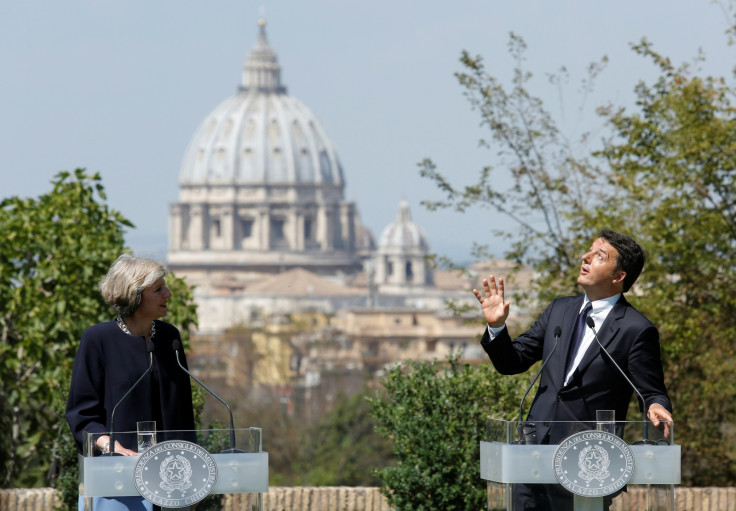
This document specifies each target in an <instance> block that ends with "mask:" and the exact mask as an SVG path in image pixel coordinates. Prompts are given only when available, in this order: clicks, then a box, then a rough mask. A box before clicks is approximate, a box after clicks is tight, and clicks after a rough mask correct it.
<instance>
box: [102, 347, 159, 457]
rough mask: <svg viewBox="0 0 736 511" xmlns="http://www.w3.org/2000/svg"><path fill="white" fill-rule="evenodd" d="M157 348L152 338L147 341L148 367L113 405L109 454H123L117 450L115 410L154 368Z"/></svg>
mask: <svg viewBox="0 0 736 511" xmlns="http://www.w3.org/2000/svg"><path fill="white" fill-rule="evenodd" d="M154 349H155V346H154V344H153V341H152V340H151V339H148V340H147V341H146V352H147V353H148V369H146V371H145V372H144V373H143V374H142V375H141V377H140V378H138V380H137V381H136V382H135V383H134V384H133V386H132V387H130V388H129V389H128V392H126V393H125V394H124V395H123V397H121V398H120V401H118V402H117V404H116V405H115V406H114V407H113V409H112V413H111V414H110V451H109V452H107V453H105V454H107V455H109V456H122V454H118V453H116V452H115V410H117V409H118V406H119V405H120V403H122V402H123V400H124V399H125V398H126V397H128V395H129V394H130V393H131V392H133V389H134V388H136V387H137V386H138V384H139V383H140V382H141V381H142V380H143V378H144V377H145V376H146V375H147V374H148V373H150V372H151V371H152V370H153V351H154Z"/></svg>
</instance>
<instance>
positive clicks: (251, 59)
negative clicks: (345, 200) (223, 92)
mask: <svg viewBox="0 0 736 511" xmlns="http://www.w3.org/2000/svg"><path fill="white" fill-rule="evenodd" d="M265 28H266V23H265V21H264V20H263V19H261V20H259V35H258V39H257V41H256V44H255V46H254V47H253V48H252V49H251V51H250V52H249V53H248V57H247V59H246V62H245V66H244V68H243V79H242V85H241V86H240V89H239V90H238V92H237V93H236V94H235V95H234V96H232V97H230V98H229V99H227V100H225V101H224V102H222V103H221V104H220V105H219V106H217V107H216V108H215V109H214V110H213V111H212V112H211V113H210V114H209V115H208V116H207V117H206V118H205V119H204V121H203V122H202V123H201V124H200V126H199V127H198V128H197V130H196V132H195V134H194V136H193V137H192V139H191V141H190V143H189V145H188V147H187V149H186V152H185V153H184V158H183V161H182V165H181V170H180V174H179V183H180V185H181V186H188V185H192V186H201V185H218V184H221V185H264V184H297V185H310V184H314V185H317V186H328V187H337V188H339V189H342V188H343V187H344V178H343V169H342V166H341V164H340V160H339V158H338V156H337V151H336V149H335V147H334V145H333V143H332V142H331V141H330V139H329V137H328V136H327V133H326V132H325V130H324V128H323V127H322V125H321V124H320V122H319V121H318V120H317V118H316V117H315V115H314V114H313V113H312V112H311V111H310V110H309V108H307V107H306V106H305V105H304V104H303V103H302V102H300V101H299V100H297V99H295V98H293V97H290V96H288V95H287V94H286V87H284V86H282V85H281V67H280V66H279V64H278V59H277V54H276V52H274V51H273V50H272V49H271V47H270V46H269V45H268V42H267V39H266V30H265Z"/></svg>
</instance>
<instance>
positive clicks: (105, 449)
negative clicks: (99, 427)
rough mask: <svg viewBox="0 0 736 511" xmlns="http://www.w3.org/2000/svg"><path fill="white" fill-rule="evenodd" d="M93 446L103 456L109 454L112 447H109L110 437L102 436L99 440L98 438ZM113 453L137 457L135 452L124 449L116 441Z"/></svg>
mask: <svg viewBox="0 0 736 511" xmlns="http://www.w3.org/2000/svg"><path fill="white" fill-rule="evenodd" d="M95 445H96V446H97V448H98V449H99V450H100V451H101V452H102V453H103V454H107V453H109V452H110V451H111V449H110V448H111V447H112V446H111V445H110V437H109V436H108V435H102V436H101V437H100V438H98V439H97V442H95ZM115 453H116V454H122V455H123V456H138V453H137V452H136V451H131V450H130V449H126V448H125V447H123V446H122V445H121V444H120V442H118V441H117V440H115Z"/></svg>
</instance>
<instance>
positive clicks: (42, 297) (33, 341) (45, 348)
mask: <svg viewBox="0 0 736 511" xmlns="http://www.w3.org/2000/svg"><path fill="white" fill-rule="evenodd" d="M52 186H53V188H52V190H51V191H50V192H49V193H46V194H43V195H41V196H39V197H38V198H34V199H31V198H28V199H21V198H18V197H10V198H6V199H4V200H2V202H0V231H1V232H3V241H4V243H2V244H0V365H1V366H2V370H1V371H0V427H2V431H3V432H4V434H3V435H2V436H0V467H2V486H3V487H11V486H24V487H33V486H38V485H42V484H47V483H46V481H44V479H45V477H46V475H47V472H48V473H49V475H51V476H52V477H51V482H52V484H54V483H55V484H56V485H57V487H58V488H59V489H60V490H61V491H62V494H63V499H64V507H65V508H68V509H71V508H76V498H77V483H78V475H77V454H76V449H75V447H74V444H73V441H72V438H71V433H70V432H69V428H68V427H67V425H66V420H65V418H64V409H65V406H66V395H67V391H68V389H69V381H70V378H71V368H72V364H73V361H74V355H75V353H76V351H77V346H78V344H79V339H80V338H81V335H82V332H83V331H84V330H85V329H86V328H87V327H89V326H90V325H92V324H95V323H98V322H100V321H106V320H109V319H110V317H111V311H110V310H109V307H108V306H107V305H106V304H105V303H104V301H103V300H102V298H101V296H100V293H99V291H98V288H97V284H98V282H99V279H100V278H102V277H103V276H104V275H105V273H106V272H107V270H108V269H109V267H110V265H111V264H112V262H113V261H114V260H115V259H116V258H117V257H118V256H119V255H120V254H121V253H122V252H124V251H125V246H124V238H123V235H124V230H125V229H126V228H130V227H132V224H131V223H130V222H129V221H128V220H127V219H126V218H124V217H123V216H122V215H121V214H120V213H119V212H117V211H114V210H111V209H109V208H108V206H107V205H106V204H105V200H106V196H105V191H104V188H103V186H102V183H101V178H100V176H99V175H98V174H88V173H87V172H86V171H85V170H83V169H76V170H75V171H74V172H60V173H59V174H57V176H56V177H55V179H54V181H53V183H52ZM167 284H168V285H169V287H170V288H171V289H172V292H173V293H174V298H173V299H172V301H171V302H170V307H169V314H170V316H169V318H168V320H169V321H170V322H172V323H174V324H176V325H177V326H178V327H179V328H180V329H181V330H182V335H183V336H186V335H187V333H188V332H187V328H188V327H189V326H191V325H194V324H196V317H195V315H194V313H195V311H194V306H193V304H192V295H191V290H189V289H188V288H187V286H186V285H185V284H184V282H183V281H182V280H181V279H178V278H176V276H174V275H169V276H167ZM185 338H186V337H185ZM50 464H51V470H49V465H50Z"/></svg>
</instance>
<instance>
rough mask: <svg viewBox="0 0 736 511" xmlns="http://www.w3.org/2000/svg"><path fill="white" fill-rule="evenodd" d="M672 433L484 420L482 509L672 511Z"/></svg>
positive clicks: (676, 478) (627, 426) (676, 456)
mask: <svg viewBox="0 0 736 511" xmlns="http://www.w3.org/2000/svg"><path fill="white" fill-rule="evenodd" d="M673 426H674V425H673V424H672V423H667V424H660V426H659V427H655V426H654V425H653V424H652V423H651V422H647V421H615V422H614V423H605V424H601V423H595V422H592V423H584V422H554V421H547V422H542V421H540V422H536V423H530V422H521V423H519V422H516V421H506V420H501V419H489V420H488V421H487V423H486V441H481V443H480V470H481V478H482V479H484V480H486V481H487V484H488V486H487V492H488V509H489V510H508V511H516V510H519V509H524V507H523V503H524V502H525V501H530V500H531V501H534V502H537V503H540V502H541V503H544V504H546V506H547V508H548V509H551V510H554V511H566V510H570V511H572V510H574V511H603V510H612V511H625V510H626V511H628V510H636V511H672V510H674V485H676V484H679V483H680V456H681V449H680V446H679V445H676V444H675V443H674V441H673V440H674V429H673ZM540 438H544V439H545V441H549V443H548V444H544V445H540V444H539V443H537V440H538V439H540Z"/></svg>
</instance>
